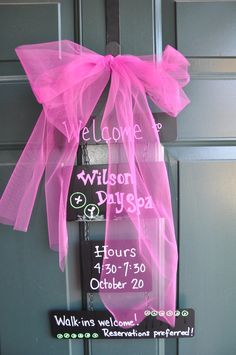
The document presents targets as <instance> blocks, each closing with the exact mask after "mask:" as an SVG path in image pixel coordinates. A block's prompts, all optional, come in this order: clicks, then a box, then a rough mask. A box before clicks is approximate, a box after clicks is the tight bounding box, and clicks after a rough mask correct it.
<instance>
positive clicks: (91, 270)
mask: <svg viewBox="0 0 236 355" xmlns="http://www.w3.org/2000/svg"><path fill="white" fill-rule="evenodd" d="M81 248H82V249H81V251H82V252H81V256H82V268H83V283H84V284H83V289H85V291H86V292H99V290H101V289H102V290H104V291H105V290H107V291H109V292H116V293H117V292H120V293H122V292H147V291H150V290H151V289H152V273H151V272H150V270H149V269H148V267H147V265H146V263H145V260H143V259H141V256H140V252H139V250H138V249H137V244H136V243H135V242H134V241H132V240H127V239H126V240H122V241H120V240H119V241H115V240H114V241H111V242H109V243H108V244H106V245H104V242H102V241H84V242H82V243H81ZM102 273H103V278H102V280H100V278H101V274H102ZM121 296H122V295H121Z"/></svg>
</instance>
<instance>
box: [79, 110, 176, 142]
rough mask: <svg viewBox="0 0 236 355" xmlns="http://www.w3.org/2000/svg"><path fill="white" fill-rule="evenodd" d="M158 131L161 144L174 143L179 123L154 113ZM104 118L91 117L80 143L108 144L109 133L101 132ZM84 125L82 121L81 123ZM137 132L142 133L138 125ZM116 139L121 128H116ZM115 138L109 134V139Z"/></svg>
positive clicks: (82, 132)
mask: <svg viewBox="0 0 236 355" xmlns="http://www.w3.org/2000/svg"><path fill="white" fill-rule="evenodd" d="M153 117H154V119H155V124H156V129H157V131H158V134H159V137H160V141H161V143H165V142H172V141H174V140H176V137H177V122H176V119H175V118H173V117H170V116H168V115H167V114H166V113H164V112H158V113H153ZM101 121H102V117H101V116H97V117H93V116H92V117H91V118H90V120H89V122H88V124H87V125H86V126H85V127H84V128H82V129H81V133H80V142H81V143H86V144H106V140H105V139H106V137H107V138H108V134H107V131H106V133H105V134H103V131H102V130H101ZM81 124H82V121H81ZM134 128H135V130H136V132H137V133H139V132H140V128H139V127H138V125H136V127H134ZM115 131H116V137H117V136H119V135H120V134H119V128H117V127H116V130H115ZM116 137H113V132H112V131H111V132H109V138H113V139H114V138H116Z"/></svg>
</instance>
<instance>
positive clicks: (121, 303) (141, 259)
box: [100, 69, 177, 325]
mask: <svg viewBox="0 0 236 355" xmlns="http://www.w3.org/2000/svg"><path fill="white" fill-rule="evenodd" d="M119 70H120V73H119V74H118V73H116V72H113V73H112V80H111V88H110V92H109V97H108V101H107V106H106V109H105V113H104V118H103V127H105V125H107V126H108V127H109V129H112V127H118V129H119V131H122V127H123V130H124V127H126V132H130V133H129V134H126V135H123V137H120V138H121V139H120V140H119V143H120V144H119V143H116V144H115V142H114V141H113V142H112V141H109V175H110V176H113V175H115V176H118V175H120V176H123V177H124V176H126V178H127V179H126V183H124V184H118V183H116V184H114V185H113V186H112V185H108V188H107V193H108V196H109V198H110V199H111V200H112V198H113V199H114V197H115V196H119V199H120V202H118V203H116V204H107V216H106V217H107V225H106V240H105V243H106V245H109V246H111V245H112V244H113V243H114V241H115V243H116V244H115V245H116V246H119V248H120V249H125V248H124V247H125V243H124V240H125V241H127V240H128V242H126V248H129V244H128V243H130V245H131V247H132V246H133V248H134V250H135V253H136V256H135V257H134V256H132V255H130V256H126V258H125V262H127V260H128V265H129V266H130V268H129V270H128V271H127V273H126V275H123V276H120V279H119V281H120V282H121V284H123V285H124V289H123V291H122V294H120V293H119V292H120V291H119V290H118V292H117V291H115V290H113V291H112V292H109V291H107V290H102V289H100V296H101V298H102V300H103V302H104V304H105V305H106V307H107V308H108V309H109V310H110V311H111V313H112V314H113V315H114V316H115V318H116V319H117V320H119V321H121V322H123V321H125V320H127V319H130V320H133V321H134V323H135V324H138V323H140V322H141V321H142V320H143V319H144V318H145V312H146V311H149V312H152V311H155V312H159V311H164V312H167V311H172V315H169V316H167V317H166V315H165V314H166V313H164V316H163V318H162V319H163V320H165V321H167V322H168V323H169V324H171V325H173V324H174V322H175V317H174V310H175V307H176V304H175V301H176V271H177V246H176V240H175V232H174V225H173V216H172V209H171V199H170V190H169V184H168V177H167V173H166V167H165V163H164V161H163V159H162V161H161V159H160V156H159V155H158V151H159V150H160V149H159V148H160V141H159V137H158V134H157V131H156V128H155V122H154V119H153V117H152V114H151V111H150V108H149V106H148V103H147V99H146V95H145V91H144V89H143V87H142V86H141V85H140V84H139V82H137V80H136V81H135V79H134V78H132V77H130V75H129V74H128V73H127V72H126V71H125V70H123V71H122V70H121V69H119ZM134 132H136V133H134ZM124 181H125V180H124ZM117 200H118V199H117ZM121 200H123V208H121ZM117 240H120V242H118V241H117ZM116 241H117V242H116ZM130 249H131V248H130ZM126 254H127V255H128V253H127V252H126ZM134 260H135V261H134ZM103 262H104V261H103ZM134 263H135V264H136V265H139V266H140V265H144V266H143V268H144V269H145V272H143V273H142V272H141V271H140V272H138V271H137V270H138V269H137V270H136V271H137V273H134V271H133V272H132V268H134ZM103 270H105V267H104V268H103ZM101 278H102V280H104V279H105V278H106V279H107V275H106V272H105V271H102V275H101ZM135 280H136V281H135ZM140 280H141V281H140ZM138 282H139V284H138ZM128 285H129V286H128ZM121 296H122V297H121ZM156 314H157V313H156ZM159 319H161V317H159Z"/></svg>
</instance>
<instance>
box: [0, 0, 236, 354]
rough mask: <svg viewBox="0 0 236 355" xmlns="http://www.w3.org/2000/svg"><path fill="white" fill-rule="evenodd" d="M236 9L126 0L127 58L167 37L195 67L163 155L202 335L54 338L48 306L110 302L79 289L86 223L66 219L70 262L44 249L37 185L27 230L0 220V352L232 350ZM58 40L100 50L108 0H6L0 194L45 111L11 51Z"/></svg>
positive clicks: (98, 158)
mask: <svg viewBox="0 0 236 355" xmlns="http://www.w3.org/2000/svg"><path fill="white" fill-rule="evenodd" d="M235 13H236V3H235V2H232V1H228V2H227V1H224V2H218V1H215V2H214V1H211V2H204V1H202V2H199V1H196V2H194V1H190V0H189V1H188V2H185V1H177V2H174V1H173V0H163V1H162V2H161V0H120V36H121V50H122V52H123V53H131V54H147V53H153V52H155V51H156V52H159V51H160V50H161V47H163V48H164V46H165V44H167V43H170V44H172V45H175V46H177V48H178V49H179V50H180V51H182V52H183V53H184V54H185V55H186V56H188V57H189V60H190V62H191V64H192V66H191V73H192V81H191V84H190V85H189V86H188V88H187V93H188V95H189V97H190V99H191V101H192V102H191V104H190V106H189V107H188V108H187V109H186V110H185V111H184V112H183V113H182V114H181V115H180V116H179V118H178V137H177V140H176V142H173V143H169V144H165V152H166V160H167V164H168V170H169V176H170V183H171V190H172V198H173V209H174V215H175V224H176V231H177V236H178V242H179V254H180V257H179V277H178V306H179V307H192V308H194V309H195V311H196V335H195V337H194V338H193V339H183V340H179V341H175V340H166V341H164V340H161V341H154V340H133V341H131V340H119V341H115V340H109V341H108V340H93V341H88V340H86V341H82V340H81V341H58V340H55V339H53V338H52V337H51V336H50V329H49V324H48V318H47V312H48V310H50V309H52V308H54V309H56V308H57V309H65V308H67V309H71V310H73V309H74V310H76V309H82V307H85V306H86V307H87V308H88V309H95V310H100V309H103V306H102V304H101V302H100V300H99V298H98V296H97V295H96V294H94V295H91V294H86V295H85V293H84V291H83V288H82V287H81V275H80V263H81V260H80V246H79V240H80V236H81V235H80V232H81V230H79V226H78V224H77V223H74V222H70V223H68V229H69V258H68V265H67V267H66V271H65V272H64V273H61V272H60V270H59V267H58V256H57V254H56V253H54V252H52V251H50V250H49V246H48V238H47V226H46V214H45V200H44V191H43V188H42V187H41V189H40V191H39V194H38V197H37V202H36V205H35V208H34V212H33V216H32V220H31V223H30V228H29V231H28V232H27V233H21V232H15V231H12V229H11V228H9V227H7V226H3V225H0V289H1V294H0V301H1V302H0V354H1V355H32V354H34V355H37V354H38V355H42V354H43V355H54V354H55V355H56V354H57V355H60V354H63V355H65V354H68V355H75V354H81V355H100V354H104V355H110V354H113V355H118V354H119V355H120V354H121V353H122V354H129V355H134V354H135V355H147V354H152V355H177V354H179V355H189V354H193V355H222V354H229V355H231V354H235V353H236V340H235V336H234V329H235V327H236V321H235V318H236V317H235V312H236V311H235V306H234V300H235V298H236V286H235V282H234V270H235V266H236V261H235V250H236V237H235V229H236V225H235V224H236V222H235V220H236V219H235V214H236V197H235V192H234V191H235V177H236V164H235V153H236V149H235V137H236V123H235V122H236V120H235V113H236V104H235V102H236V100H235V96H236V94H235V92H236V90H235V89H236V88H235V72H236V61H235V59H234V57H235V55H236V43H235V41H236V40H235V30H236V28H235ZM61 38H62V39H64V38H67V39H71V40H75V41H80V43H82V44H84V45H85V46H87V47H89V48H91V49H93V50H95V51H98V52H100V53H104V52H105V44H106V40H105V39H106V26H105V1H104V0H74V1H73V0H61V1H40V0H37V1H34V0H31V1H20V0H19V1H16V0H15V1H4V0H0V122H1V125H0V192H2V191H3V189H4V186H5V184H6V182H7V180H8V178H9V176H10V174H11V172H12V170H13V168H14V165H15V163H16V161H17V159H18V157H19V155H20V153H21V151H22V149H23V147H24V144H25V142H26V141H27V139H28V137H29V135H30V132H31V131H32V128H33V126H34V124H35V122H36V120H37V117H38V114H39V112H40V106H39V105H38V104H37V102H36V100H35V98H34V97H33V94H32V92H31V89H30V87H29V84H28V82H27V79H26V77H25V76H24V72H23V70H22V68H21V66H20V64H19V62H18V60H17V58H16V56H15V54H14V48H15V47H16V46H17V45H20V44H23V43H34V42H35V43H37V42H46V41H51V40H60V39H61ZM88 156H89V160H90V163H91V164H92V163H93V164H98V163H106V161H107V152H106V147H105V146H102V145H100V146H93V145H91V146H89V147H88ZM87 237H88V238H90V239H102V238H103V237H104V225H103V224H102V223H99V224H97V223H90V225H89V231H88V233H87Z"/></svg>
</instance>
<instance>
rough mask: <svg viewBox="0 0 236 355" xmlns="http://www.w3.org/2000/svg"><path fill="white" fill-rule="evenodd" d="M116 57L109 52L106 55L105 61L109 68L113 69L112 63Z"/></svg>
mask: <svg viewBox="0 0 236 355" xmlns="http://www.w3.org/2000/svg"><path fill="white" fill-rule="evenodd" d="M114 59H115V57H113V55H111V54H108V55H106V56H105V57H104V62H105V65H106V66H107V67H108V68H109V69H112V63H113V61H114Z"/></svg>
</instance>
